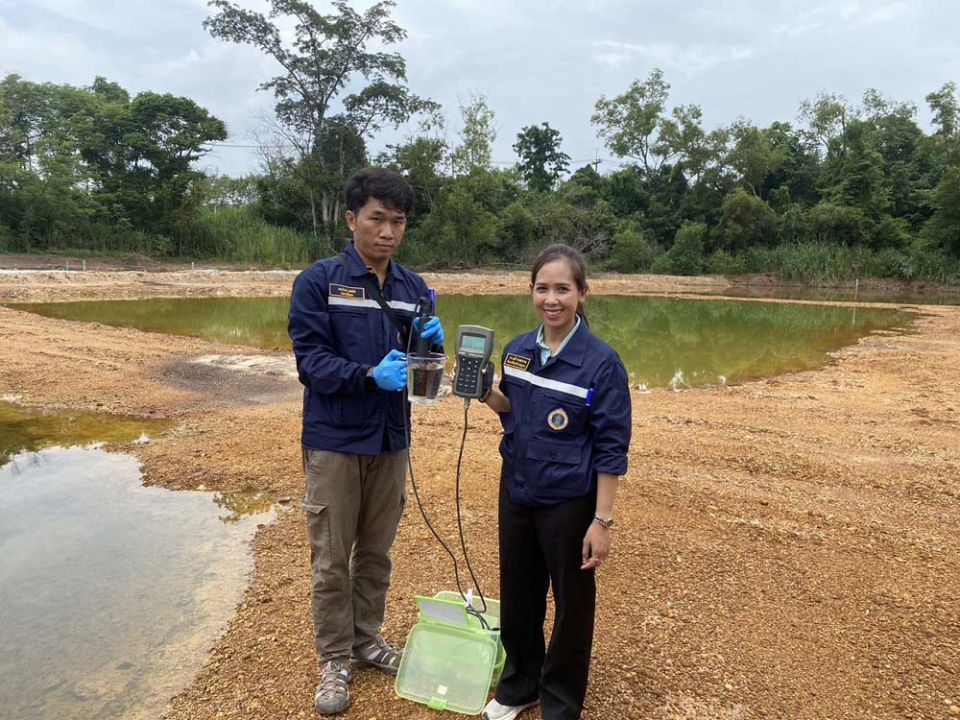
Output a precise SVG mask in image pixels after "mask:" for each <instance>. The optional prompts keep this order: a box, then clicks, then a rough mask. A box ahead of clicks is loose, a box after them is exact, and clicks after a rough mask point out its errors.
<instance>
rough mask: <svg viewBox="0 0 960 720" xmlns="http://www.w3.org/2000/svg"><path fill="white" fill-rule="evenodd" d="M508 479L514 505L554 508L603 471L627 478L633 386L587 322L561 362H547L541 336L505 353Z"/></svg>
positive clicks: (525, 338) (517, 341) (529, 336)
mask: <svg viewBox="0 0 960 720" xmlns="http://www.w3.org/2000/svg"><path fill="white" fill-rule="evenodd" d="M502 363H503V365H502V367H503V375H502V377H501V380H500V390H501V391H502V392H503V394H504V395H506V396H507V397H508V398H509V399H510V406H511V410H510V412H509V413H503V414H502V415H501V416H500V421H501V423H502V424H503V439H502V440H501V442H500V454H501V455H502V456H503V460H504V469H503V479H504V482H505V483H506V486H507V490H508V492H509V493H510V497H511V499H513V501H514V502H517V503H521V504H525V505H551V504H554V503H558V502H560V501H562V500H567V499H569V498H574V497H583V496H585V495H587V494H589V493H590V492H592V491H593V490H594V488H595V486H596V481H597V473H609V474H611V475H623V474H625V473H626V472H627V449H628V447H629V445H630V434H631V430H632V426H631V421H630V415H631V413H630V388H629V384H628V380H627V373H626V370H625V369H624V367H623V363H622V362H620V358H619V357H618V356H617V354H616V352H614V351H613V349H612V348H610V346H609V345H607V344H606V343H604V342H603V341H602V340H600V339H599V338H597V337H596V336H594V335H593V334H592V333H591V332H590V330H589V328H587V324H586V323H585V322H582V323H580V327H578V328H577V330H576V332H575V333H574V335H573V337H572V338H570V341H569V342H568V343H567V344H566V346H565V347H564V348H563V349H562V350H561V351H560V353H559V354H558V355H556V356H555V357H551V358H549V359H548V360H547V362H546V363H545V364H541V362H540V348H539V347H538V345H537V331H536V330H533V331H532V332H529V333H526V334H524V335H520V336H519V337H516V338H514V339H513V340H511V341H510V342H509V343H508V344H507V346H506V348H504V351H503V360H502Z"/></svg>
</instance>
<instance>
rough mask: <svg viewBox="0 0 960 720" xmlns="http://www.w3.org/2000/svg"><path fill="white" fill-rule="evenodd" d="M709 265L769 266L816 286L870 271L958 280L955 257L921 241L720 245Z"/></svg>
mask: <svg viewBox="0 0 960 720" xmlns="http://www.w3.org/2000/svg"><path fill="white" fill-rule="evenodd" d="M706 271H707V272H710V273H718V274H726V275H737V274H749V273H760V272H770V273H774V274H775V275H776V276H777V277H778V278H779V279H780V280H783V281H784V282H789V283H797V284H802V285H814V286H829V285H836V284H839V283H844V282H848V281H851V280H854V279H855V278H866V277H874V278H889V279H894V280H903V281H913V280H922V281H927V282H938V283H953V284H957V283H960V263H958V261H957V260H956V259H954V258H951V257H949V256H947V255H945V254H944V253H943V252H942V251H940V250H935V249H930V248H923V247H920V246H913V247H909V248H905V249H895V248H885V249H883V250H879V251H872V250H870V249H868V248H865V247H862V246H860V247H848V246H846V245H834V244H831V243H823V242H807V243H786V244H784V245H779V246H777V247H774V248H757V247H754V248H748V249H746V250H743V251H741V252H739V253H737V254H736V255H730V254H729V253H726V252H724V251H717V252H716V253H714V254H713V255H711V256H710V258H709V259H708V260H707V266H706Z"/></svg>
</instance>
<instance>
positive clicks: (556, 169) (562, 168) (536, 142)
mask: <svg viewBox="0 0 960 720" xmlns="http://www.w3.org/2000/svg"><path fill="white" fill-rule="evenodd" d="M560 142H561V139H560V133H559V132H558V131H557V130H554V129H553V128H552V127H550V124H549V123H543V124H542V125H540V126H539V127H538V126H536V125H530V126H528V127H525V128H523V129H522V130H521V131H520V132H519V133H518V134H517V142H516V143H514V146H513V149H514V151H515V152H516V153H517V155H519V156H520V163H519V165H518V166H517V167H518V168H519V170H520V173H521V174H522V175H523V179H524V180H525V181H526V183H527V187H528V188H530V189H531V190H533V191H535V192H548V191H550V190H552V189H553V186H554V185H555V184H556V182H557V181H558V180H559V179H560V176H561V175H563V173H565V172H566V171H567V165H568V164H569V163H570V156H569V155H567V154H566V153H564V152H561V151H560Z"/></svg>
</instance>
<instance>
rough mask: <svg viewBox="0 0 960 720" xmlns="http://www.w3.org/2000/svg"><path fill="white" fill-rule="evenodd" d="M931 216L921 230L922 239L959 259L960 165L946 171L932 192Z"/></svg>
mask: <svg viewBox="0 0 960 720" xmlns="http://www.w3.org/2000/svg"><path fill="white" fill-rule="evenodd" d="M932 205H933V208H934V211H933V215H932V216H931V218H930V220H929V221H928V222H927V224H926V225H925V226H924V228H923V236H924V238H925V239H926V240H927V241H928V242H929V243H930V244H932V245H933V246H935V247H939V248H941V249H943V250H944V251H946V252H948V253H950V254H952V255H953V256H954V257H960V165H957V166H954V167H952V168H950V169H948V170H947V171H946V172H945V173H944V175H943V179H942V180H940V183H939V184H938V185H937V188H936V190H934V192H933V198H932Z"/></svg>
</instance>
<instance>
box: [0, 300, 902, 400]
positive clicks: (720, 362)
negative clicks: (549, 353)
mask: <svg viewBox="0 0 960 720" xmlns="http://www.w3.org/2000/svg"><path fill="white" fill-rule="evenodd" d="M12 307H16V308H18V309H22V310H28V311H30V312H36V313H39V314H41V315H46V316H49V317H57V318H62V319H67V320H78V321H82V322H99V323H104V324H107V325H119V326H123V327H135V328H139V329H142V330H149V331H153V332H161V333H171V334H175V335H190V336H194V337H201V338H206V339H210V340H216V341H222V342H229V343H234V344H240V345H251V346H255V347H259V348H269V349H286V348H289V347H290V341H289V339H288V338H287V333H286V321H287V310H288V308H289V300H288V299H287V298H282V297H281V298H204V299H177V300H164V299H150V300H118V301H103V302H73V303H46V304H17V305H14V306H12ZM437 308H438V312H439V314H440V316H441V318H442V319H443V322H444V325H445V327H446V329H447V334H448V336H450V337H451V338H452V337H453V335H454V333H455V332H456V328H457V326H458V325H461V324H474V325H485V326H487V327H491V328H493V329H494V330H496V333H497V357H499V352H500V350H501V349H502V347H503V344H504V343H505V342H506V341H507V340H509V339H510V338H512V337H513V336H515V335H517V334H519V333H521V332H524V331H525V330H528V329H530V328H532V327H534V326H535V325H536V316H535V314H534V312H533V309H532V307H531V303H530V300H529V298H528V297H527V296H502V295H500V296H490V295H488V296H462V295H443V296H441V297H440V298H439V299H438V301H437ZM586 310H587V315H588V318H589V322H590V327H591V329H592V330H593V332H594V333H595V334H597V335H598V336H599V337H601V338H602V339H604V340H606V341H607V342H608V343H609V344H610V345H612V346H613V347H614V348H615V349H616V350H617V352H619V353H620V356H621V358H622V359H623V361H624V364H625V365H626V366H627V370H628V372H629V373H630V376H631V380H632V382H633V383H634V384H643V385H646V386H647V387H664V386H667V385H669V384H670V383H671V381H676V380H677V378H681V381H682V382H683V383H686V384H689V385H702V384H715V383H723V382H727V383H736V382H742V381H744V380H749V379H753V378H759V377H769V376H773V375H778V374H781V373H784V372H790V371H795V370H806V369H811V368H816V367H820V366H822V365H824V364H825V363H826V362H827V361H828V353H830V352H831V351H833V350H837V349H838V348H841V347H843V346H845V345H849V344H851V343H853V342H855V341H856V340H857V339H858V338H860V337H863V336H865V335H869V334H870V333H873V332H877V331H891V332H902V331H903V330H905V329H906V328H907V327H909V323H910V317H911V315H909V314H908V313H904V312H899V311H895V310H885V309H865V308H855V307H842V306H828V305H798V304H788V303H762V302H749V301H712V300H687V299H672V298H659V297H620V296H609V295H607V296H595V297H591V298H589V300H588V302H587V305H586ZM678 373H679V375H678Z"/></svg>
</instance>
